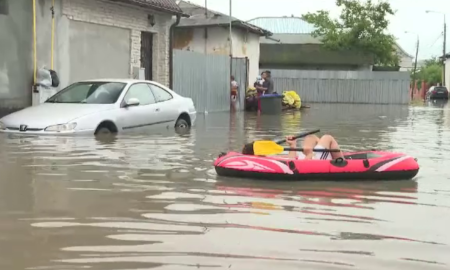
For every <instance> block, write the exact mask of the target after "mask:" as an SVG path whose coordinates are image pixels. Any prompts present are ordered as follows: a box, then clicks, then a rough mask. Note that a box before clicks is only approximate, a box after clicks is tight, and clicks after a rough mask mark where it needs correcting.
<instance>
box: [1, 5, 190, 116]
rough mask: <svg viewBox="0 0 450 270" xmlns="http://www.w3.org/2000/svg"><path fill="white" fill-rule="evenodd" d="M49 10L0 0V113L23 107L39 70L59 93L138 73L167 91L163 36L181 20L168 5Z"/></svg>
mask: <svg viewBox="0 0 450 270" xmlns="http://www.w3.org/2000/svg"><path fill="white" fill-rule="evenodd" d="M54 3H55V4H54V6H53V4H52V0H39V1H34V0H33V1H30V0H0V36H1V37H7V38H6V39H4V38H2V39H1V40H0V51H1V52H2V53H1V54H0V110H3V111H9V110H15V109H20V108H23V107H26V106H29V105H30V104H31V92H32V90H31V89H32V85H33V84H34V83H35V80H34V74H35V70H36V69H39V68H41V67H46V68H51V69H54V70H55V71H56V72H57V73H58V75H59V78H60V81H61V84H60V86H59V88H62V87H65V86H67V85H68V84H70V83H72V82H75V81H78V80H84V79H93V78H106V77H107V78H130V77H133V76H135V75H136V74H135V73H134V70H135V69H134V68H140V67H143V68H145V69H146V78H147V79H152V80H154V81H157V82H160V83H162V84H164V85H169V84H170V58H171V57H170V52H171V46H170V41H171V40H170V29H171V26H172V25H173V24H174V20H173V16H174V15H177V16H182V15H183V13H182V11H181V9H180V8H179V7H178V5H177V4H176V2H175V0H76V1H73V0H55V1H54ZM33 5H35V7H34V8H33ZM33 9H35V10H36V13H33ZM52 10H53V14H52ZM52 15H53V18H54V24H53V25H54V27H53V26H52ZM33 22H35V23H33ZM34 28H35V29H36V35H35V36H34V35H33V32H34V31H33V29H34ZM52 36H53V38H52ZM52 40H53V42H52ZM52 44H53V45H52ZM4 52H7V53H4Z"/></svg>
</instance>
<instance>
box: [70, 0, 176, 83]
mask: <svg viewBox="0 0 450 270" xmlns="http://www.w3.org/2000/svg"><path fill="white" fill-rule="evenodd" d="M62 8H63V11H62V12H63V14H64V15H65V16H67V17H68V18H69V19H70V20H76V21H83V22H89V23H96V24H103V25H109V26H116V27H120V28H127V29H130V30H131V40H130V42H131V52H130V53H131V58H130V59H131V63H130V76H131V74H132V68H133V67H140V66H141V62H140V55H141V31H146V32H152V33H154V38H153V80H154V81H157V82H159V83H161V84H164V85H166V86H168V85H169V29H170V25H171V23H172V20H171V18H172V16H171V15H168V14H163V13H159V12H156V11H152V10H146V9H142V8H136V7H133V6H128V5H120V4H115V3H110V2H105V1H101V0H76V1H74V0H63V6H62ZM148 14H153V15H154V16H155V25H154V26H153V27H151V26H150V25H149V23H148V19H147V16H148Z"/></svg>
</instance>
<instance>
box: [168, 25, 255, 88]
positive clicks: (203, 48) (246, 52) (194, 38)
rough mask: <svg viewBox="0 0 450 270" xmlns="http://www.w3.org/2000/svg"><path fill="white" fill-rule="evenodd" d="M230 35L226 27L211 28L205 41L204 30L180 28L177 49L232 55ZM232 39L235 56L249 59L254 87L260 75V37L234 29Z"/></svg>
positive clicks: (250, 77) (250, 76) (251, 81)
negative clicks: (254, 82)
mask: <svg viewBox="0 0 450 270" xmlns="http://www.w3.org/2000/svg"><path fill="white" fill-rule="evenodd" d="M229 33H230V32H229V29H228V28H226V27H210V28H208V34H207V36H208V38H207V39H205V29H204V28H178V29H177V38H176V42H175V44H174V45H175V49H179V50H186V51H192V52H198V53H206V54H220V55H230V43H229ZM232 39H233V56H234V57H248V59H249V83H250V84H251V85H252V84H253V81H254V80H255V78H256V76H257V75H258V73H259V36H258V35H256V34H253V33H247V32H246V31H242V30H240V29H233V32H232Z"/></svg>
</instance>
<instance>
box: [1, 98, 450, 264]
mask: <svg viewBox="0 0 450 270" xmlns="http://www.w3.org/2000/svg"><path fill="white" fill-rule="evenodd" d="M449 116H450V114H449V109H448V107H447V106H444V107H435V106H434V105H433V104H425V106H417V107H411V108H408V107H401V106H369V105H332V104H330V105H327V104H324V105H322V104H317V105H314V106H313V107H312V108H311V109H308V110H305V111H303V112H301V113H300V112H294V113H292V112H290V113H286V114H283V115H281V116H262V117H257V116H256V115H252V114H246V115H244V114H239V113H238V114H233V115H231V116H230V115H229V114H209V115H206V116H199V120H198V121H199V122H198V124H197V127H196V128H195V129H193V130H192V131H191V132H190V133H189V134H184V135H177V134H175V133H173V132H171V131H164V132H163V133H161V134H151V135H150V134H143V133H140V134H138V133H136V134H128V135H120V136H117V137H115V138H110V139H94V138H91V137H76V138H71V137H67V138H57V137H29V138H27V137H21V136H1V137H0V147H1V149H2V151H1V152H0V169H1V171H2V176H1V178H0V227H1V230H0V240H1V241H0V248H1V250H2V252H1V254H0V265H1V266H2V267H1V269H120V270H124V269H149V268H156V269H191V268H193V267H195V268H202V269H217V268H227V269H299V267H303V268H305V267H306V268H307V269H347V268H348V269H350V268H353V269H448V268H449V266H450V259H448V256H446V255H448V254H449V252H450V248H449V247H448V245H449V244H450V234H449V232H448V229H447V228H448V225H449V223H450V218H449V217H450V215H449V214H450V203H449V199H450V188H449V186H448V181H449V180H450V177H449V173H450V169H449V168H448V165H447V166H446V165H445V164H448V162H449V158H448V156H449V155H448V152H449V151H450V146H449V143H448V140H445V138H448V137H449V136H450V125H449V124H448V123H449V122H448V119H449ZM446 119H447V120H446ZM314 128H321V129H322V132H326V133H331V134H333V135H334V136H335V137H336V138H337V139H338V141H339V143H340V144H341V146H342V148H343V149H346V150H347V149H348V150H352V149H367V148H378V149H389V150H393V151H401V152H407V153H408V154H411V155H413V156H415V157H417V158H418V160H419V163H420V165H421V171H420V172H419V175H418V176H417V178H416V179H415V180H414V181H390V182H382V181H381V182H369V183H368V182H362V183H355V182H351V183H350V182H349V183H345V182H298V183H292V182H265V181H251V180H248V181H244V180H242V179H231V178H223V177H218V176H217V175H216V174H215V171H214V169H213V168H212V166H211V163H212V161H213V160H214V158H215V157H216V156H217V154H218V153H219V152H221V151H224V150H230V149H239V148H240V147H241V146H242V144H243V143H244V142H246V141H250V140H253V139H256V138H268V139H273V138H278V137H282V136H285V135H287V134H296V133H299V132H301V131H303V130H305V129H314ZM446 141H447V143H446Z"/></svg>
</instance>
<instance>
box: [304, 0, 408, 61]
mask: <svg viewBox="0 0 450 270" xmlns="http://www.w3.org/2000/svg"><path fill="white" fill-rule="evenodd" d="M336 5H337V6H338V7H341V8H342V12H341V15H340V16H339V19H332V18H331V17H330V14H329V12H328V11H325V10H320V11H318V12H316V13H308V14H306V15H304V16H303V19H304V20H305V21H307V22H309V23H311V24H313V25H315V27H316V30H315V31H314V32H313V33H312V35H313V36H314V37H320V38H321V39H322V42H323V43H324V45H325V46H326V47H327V48H329V49H332V50H355V51H361V52H364V53H368V54H371V55H373V57H374V60H375V64H376V65H386V66H398V63H399V60H400V59H399V56H398V53H397V49H396V43H395V38H394V36H392V35H389V34H386V33H385V32H384V31H385V30H386V29H387V27H388V25H389V21H388V18H387V16H388V15H394V14H395V12H394V11H393V10H392V8H391V5H390V4H389V3H388V2H385V1H379V2H377V3H373V2H372V0H367V1H365V2H363V3H361V2H360V1H358V0H336Z"/></svg>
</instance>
